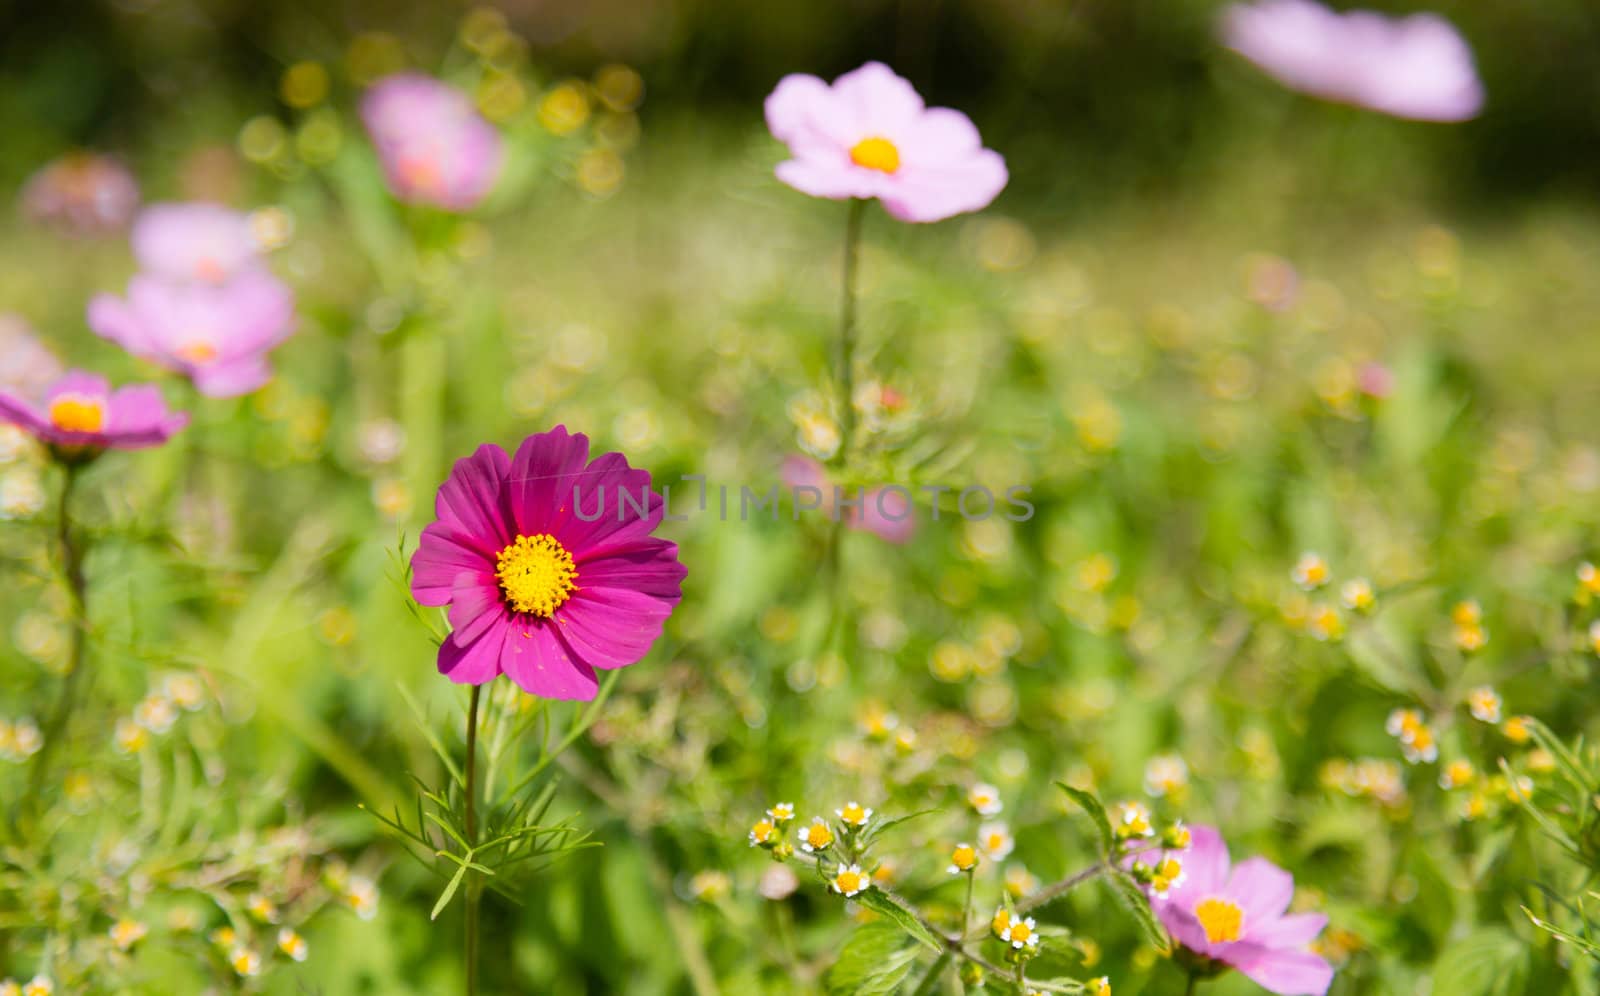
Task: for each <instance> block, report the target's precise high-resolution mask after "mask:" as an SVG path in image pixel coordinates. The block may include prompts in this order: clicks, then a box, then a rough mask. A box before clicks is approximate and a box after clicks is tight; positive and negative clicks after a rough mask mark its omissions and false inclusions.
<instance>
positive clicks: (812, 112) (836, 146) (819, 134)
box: [765, 73, 850, 165]
mask: <svg viewBox="0 0 1600 996" xmlns="http://www.w3.org/2000/svg"><path fill="white" fill-rule="evenodd" d="M765 110H766V115H767V128H768V129H769V130H770V131H771V132H772V134H773V136H774V137H776V138H777V139H779V140H780V141H782V142H786V143H788V145H789V147H790V148H791V149H792V150H793V151H794V153H795V155H797V156H806V155H807V154H808V153H809V154H813V155H817V156H824V157H831V158H832V159H833V160H834V161H835V162H836V163H837V164H838V165H844V164H845V163H847V162H848V161H849V157H848V156H845V155H841V154H840V149H841V148H842V147H843V143H845V142H846V141H847V139H848V137H849V134H850V129H849V127H848V125H846V124H845V123H844V122H843V121H842V120H841V115H840V114H839V112H838V111H837V110H836V108H835V106H834V96H833V89H832V88H831V87H829V86H828V84H826V83H824V82H823V81H822V80H820V79H818V78H817V77H815V76H810V75H807V74H805V73H793V74H791V75H789V76H785V77H784V78H783V79H781V80H779V81H778V85H777V87H776V88H774V89H773V91H772V93H771V94H770V95H769V96H768V97H767V101H766V107H765Z"/></svg>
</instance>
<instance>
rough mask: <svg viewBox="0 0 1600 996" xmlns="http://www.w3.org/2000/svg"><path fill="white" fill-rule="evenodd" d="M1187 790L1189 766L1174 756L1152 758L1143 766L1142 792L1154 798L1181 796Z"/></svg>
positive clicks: (1166, 755) (1165, 755)
mask: <svg viewBox="0 0 1600 996" xmlns="http://www.w3.org/2000/svg"><path fill="white" fill-rule="evenodd" d="M1188 788H1189V765H1188V764H1186V763H1185V762H1184V760H1183V758H1181V757H1179V756H1178V755H1176V754H1163V755H1161V756H1159V757H1153V758H1151V759H1150V761H1149V763H1147V764H1146V765H1145V766H1144V790H1145V791H1146V792H1148V793H1150V794H1151V795H1153V796H1155V797H1156V798H1158V799H1160V798H1163V797H1165V796H1169V795H1170V796H1174V797H1177V796H1182V795H1183V793H1184V792H1185V791H1186V790H1187V789H1188Z"/></svg>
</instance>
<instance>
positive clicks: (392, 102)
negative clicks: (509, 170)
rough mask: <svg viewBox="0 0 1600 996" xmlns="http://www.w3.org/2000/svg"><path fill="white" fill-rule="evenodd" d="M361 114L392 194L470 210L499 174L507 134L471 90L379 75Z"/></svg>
mask: <svg viewBox="0 0 1600 996" xmlns="http://www.w3.org/2000/svg"><path fill="white" fill-rule="evenodd" d="M361 118H362V120H363V121H364V122H365V123H366V126H367V134H369V135H371V136H372V144H373V145H374V146H375V147H376V148H377V150H378V159H379V161H380V162H381V163H382V165H383V175H384V178H385V179H386V180H387V182H388V184H389V189H390V191H391V192H393V194H394V195H395V196H396V197H398V198H400V199H401V200H403V201H410V202H412V203H417V204H431V205H433V206H435V207H440V208H443V209H445V210H446V211H457V212H460V211H470V210H471V209H472V208H474V207H476V206H477V205H478V203H479V202H480V201H482V200H483V198H484V197H485V196H486V195H487V194H488V193H489V191H490V190H491V189H492V188H493V187H494V183H495V181H496V180H497V179H499V177H500V167H501V165H502V164H503V162H504V160H505V143H504V141H503V140H502V139H501V137H500V133H499V132H498V131H496V130H495V128H494V126H493V125H491V124H489V122H487V121H485V120H484V119H483V117H482V116H481V115H479V114H478V111H477V109H476V108H475V107H473V106H472V101H471V100H469V99H467V96H466V95H465V94H463V93H462V92H461V91H459V90H456V89H455V88H454V87H450V86H447V85H445V84H444V83H441V82H439V81H438V80H436V79H434V78H432V77H431V76H424V75H422V74H421V73H399V74H397V75H394V76H388V77H385V78H383V79H381V80H379V81H378V82H377V84H375V85H374V86H373V87H372V89H371V90H369V91H367V96H366V99H364V100H363V101H362V103H361Z"/></svg>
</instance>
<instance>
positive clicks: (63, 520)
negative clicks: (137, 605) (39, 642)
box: [28, 463, 89, 801]
mask: <svg viewBox="0 0 1600 996" xmlns="http://www.w3.org/2000/svg"><path fill="white" fill-rule="evenodd" d="M64 469H65V472H66V474H65V477H64V478H63V479H62V482H61V496H60V499H59V503H58V505H57V508H56V541H57V543H58V544H59V546H60V548H61V570H62V575H63V577H64V578H65V579H66V582H67V593H68V595H69V599H70V603H71V604H70V605H69V606H68V610H69V612H70V613H71V616H72V618H71V628H72V633H71V639H70V641H69V651H68V658H67V673H66V677H65V678H63V679H62V682H61V693H60V695H59V697H58V698H57V699H56V704H55V708H54V709H53V710H52V711H51V713H50V716H49V718H48V719H47V720H46V721H45V725H44V744H43V746H42V747H40V749H39V754H38V756H37V757H36V758H34V763H33V772H32V774H31V775H30V776H29V779H28V797H29V798H30V799H33V800H35V801H37V799H38V797H39V792H40V790H41V789H42V788H43V787H44V780H45V775H46V773H47V772H48V770H49V767H50V755H51V753H52V752H53V751H54V750H55V747H56V742H57V741H59V740H61V739H62V737H63V736H64V735H65V734H66V729H67V723H68V722H69V721H70V720H71V717H72V712H73V708H74V706H75V704H76V701H75V700H76V697H77V692H78V685H79V683H80V682H81V681H82V680H83V674H84V671H85V667H84V662H85V659H86V658H87V656H88V630H89V585H88V582H87V580H86V579H85V578H84V574H83V557H84V553H85V552H86V551H85V547H84V545H83V544H82V543H81V542H79V540H78V538H77V537H76V536H75V535H74V533H73V529H72V492H73V486H74V485H75V484H76V483H77V481H78V471H79V465H78V464H76V463H67V464H65V465H64Z"/></svg>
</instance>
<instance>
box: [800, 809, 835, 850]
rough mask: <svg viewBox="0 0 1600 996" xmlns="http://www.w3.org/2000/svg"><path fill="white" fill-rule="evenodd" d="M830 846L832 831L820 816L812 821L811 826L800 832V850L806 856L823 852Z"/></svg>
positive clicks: (831, 843)
mask: <svg viewBox="0 0 1600 996" xmlns="http://www.w3.org/2000/svg"><path fill="white" fill-rule="evenodd" d="M832 845H833V831H832V830H830V829H829V828H828V824H826V823H824V822H823V821H822V817H820V816H818V817H815V818H814V819H812V821H811V825H810V826H808V827H806V828H805V829H804V830H801V831H800V849H801V850H803V851H805V852H806V853H807V854H815V853H816V852H818V851H825V850H827V849H828V848H829V847H831V846H832Z"/></svg>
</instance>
